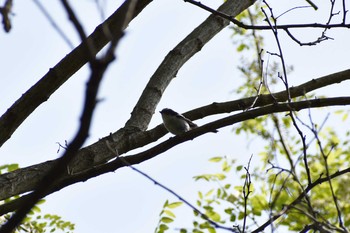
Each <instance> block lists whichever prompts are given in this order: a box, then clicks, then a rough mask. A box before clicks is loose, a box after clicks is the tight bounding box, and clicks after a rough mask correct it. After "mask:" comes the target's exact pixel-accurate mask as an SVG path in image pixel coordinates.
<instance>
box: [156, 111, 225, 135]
mask: <svg viewBox="0 0 350 233" xmlns="http://www.w3.org/2000/svg"><path fill="white" fill-rule="evenodd" d="M160 114H162V118H163V124H164V126H165V128H166V129H167V130H168V131H169V132H170V133H172V134H175V135H179V134H182V133H184V132H187V131H189V130H191V129H194V128H197V127H198V125H196V124H195V123H193V122H192V121H191V120H190V119H187V118H186V117H184V116H183V115H181V114H179V113H177V112H175V111H174V110H172V109H170V108H164V109H163V110H162V111H160ZM213 132H215V133H216V132H218V131H217V130H215V131H213Z"/></svg>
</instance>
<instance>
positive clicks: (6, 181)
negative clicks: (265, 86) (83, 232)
mask: <svg viewBox="0 0 350 233" xmlns="http://www.w3.org/2000/svg"><path fill="white" fill-rule="evenodd" d="M344 80H350V70H345V71H342V72H338V73H335V74H331V75H327V76H324V77H321V78H318V79H313V80H311V81H309V82H306V83H304V84H302V85H299V86H297V87H291V88H290V94H291V97H292V98H294V97H298V96H303V95H305V94H307V93H309V92H310V91H313V90H316V89H318V88H322V87H325V86H328V85H331V84H334V83H340V82H342V81H344ZM273 96H275V98H276V99H277V101H278V102H284V101H286V100H287V93H286V91H281V92H278V93H274V94H273ZM254 99H255V97H250V98H245V99H239V100H235V101H229V102H224V103H213V104H210V105H207V106H204V107H200V108H197V109H194V110H192V111H189V112H187V113H185V114H184V115H185V116H186V117H188V118H190V119H191V120H196V119H201V118H203V117H205V116H209V115H214V114H219V113H228V112H233V111H238V110H242V109H245V108H246V107H247V106H250V105H251V104H252V102H253V101H254ZM274 102H275V99H274V98H273V97H272V96H271V95H261V96H260V97H259V99H258V101H257V102H256V105H255V107H258V106H264V105H268V104H272V103H274ZM166 133H167V131H166V129H165V128H164V126H163V125H162V124H161V125H159V126H157V127H155V128H154V129H151V130H148V131H145V132H140V133H136V134H133V135H130V136H128V137H121V138H120V140H119V141H118V152H119V154H120V155H122V154H124V153H126V152H128V151H129V150H132V149H136V148H139V147H142V146H144V145H147V144H149V143H151V142H155V141H157V140H158V139H159V138H161V137H162V136H164V135H165V134H166ZM107 140H108V141H110V137H108V136H107V137H106V138H104V139H101V140H100V141H98V142H96V143H94V144H92V145H90V146H87V147H85V148H82V149H81V150H80V151H79V153H78V154H77V157H81V158H85V159H86V160H79V161H83V163H79V164H78V163H77V164H76V165H74V166H72V167H73V169H74V170H78V171H84V170H88V169H91V168H92V166H91V164H94V162H96V161H99V162H100V164H101V161H102V159H103V158H106V157H108V158H113V157H111V156H110V155H111V152H110V150H109V149H108V148H107V147H106V141H107ZM112 144H114V143H112ZM84 161H86V162H84ZM55 162H56V161H46V162H43V163H40V164H36V165H33V166H29V167H26V168H22V169H19V170H16V171H13V172H10V173H6V174H3V175H0V186H1V187H2V188H1V189H0V200H3V199H6V198H9V197H12V196H14V195H18V194H21V193H25V192H28V191H31V190H33V189H34V187H35V184H36V183H37V182H38V180H39V179H40V177H42V176H43V175H44V174H45V173H46V172H47V171H48V170H50V169H51V167H52V166H53V165H54V164H55ZM97 164H98V163H97ZM67 177H68V175H66V178H67Z"/></svg>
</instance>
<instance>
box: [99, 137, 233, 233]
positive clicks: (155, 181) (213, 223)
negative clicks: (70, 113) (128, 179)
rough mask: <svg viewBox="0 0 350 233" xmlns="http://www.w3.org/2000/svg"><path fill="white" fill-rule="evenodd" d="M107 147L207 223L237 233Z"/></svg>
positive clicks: (127, 164) (125, 163)
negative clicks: (212, 218)
mask: <svg viewBox="0 0 350 233" xmlns="http://www.w3.org/2000/svg"><path fill="white" fill-rule="evenodd" d="M106 146H107V148H108V149H109V150H110V151H111V152H112V153H114V154H115V156H116V158H117V159H118V160H120V161H121V162H122V163H123V164H124V165H125V166H127V167H129V168H131V169H132V170H133V171H135V172H137V173H139V174H140V175H142V176H143V177H145V178H146V179H148V180H150V181H151V182H152V183H153V184H155V185H157V186H159V187H160V188H162V189H164V190H165V191H167V192H168V193H171V194H172V195H174V196H175V197H176V198H178V199H179V200H180V201H182V202H183V203H185V205H187V206H188V207H190V208H191V209H192V210H194V211H195V212H196V213H198V214H199V215H200V216H201V217H202V218H203V219H205V220H206V221H208V222H209V223H210V224H211V225H212V226H213V227H215V228H218V229H223V230H227V231H230V232H236V231H235V230H234V229H233V228H232V227H226V226H223V225H221V224H218V223H217V222H215V221H213V220H211V219H210V218H209V217H208V216H207V215H206V214H204V213H202V212H201V211H200V210H199V209H198V208H197V207H195V206H194V205H192V204H191V203H190V202H189V201H187V200H186V199H185V198H183V197H182V196H180V195H179V194H178V193H177V192H175V191H173V190H172V189H170V188H168V187H167V186H165V185H163V184H162V183H160V182H159V181H157V180H156V179H154V178H153V177H151V176H150V175H148V174H146V173H145V172H143V171H141V170H140V169H138V168H136V167H135V166H133V165H132V164H130V163H129V162H128V161H127V160H126V159H125V158H124V157H122V156H119V154H118V151H117V150H115V149H113V148H112V146H111V144H110V143H109V141H106Z"/></svg>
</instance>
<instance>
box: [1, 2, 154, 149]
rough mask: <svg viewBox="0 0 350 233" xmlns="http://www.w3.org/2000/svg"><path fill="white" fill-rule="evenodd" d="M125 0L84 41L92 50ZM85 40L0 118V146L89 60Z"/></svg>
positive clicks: (137, 10)
mask: <svg viewBox="0 0 350 233" xmlns="http://www.w3.org/2000/svg"><path fill="white" fill-rule="evenodd" d="M151 1H152V0H139V1H138V3H137V6H136V8H135V11H134V14H133V18H134V17H136V16H137V15H138V14H139V13H140V12H141V11H142V10H143V9H144V8H145V7H146V6H147V5H148V4H149V3H150V2H151ZM128 2H129V0H128V1H125V2H124V3H123V4H122V5H121V7H119V8H118V9H117V10H116V11H115V12H114V13H113V14H112V15H111V16H110V17H109V18H108V19H107V20H106V21H105V22H103V23H102V24H100V25H99V26H98V27H97V28H96V29H95V31H94V32H93V33H92V34H91V35H90V36H89V37H88V38H87V40H86V43H89V44H91V45H93V47H94V48H95V51H94V52H95V54H96V53H97V52H98V51H100V50H101V49H102V48H103V47H104V46H105V45H106V44H107V43H108V42H109V41H110V40H111V39H112V38H110V37H109V35H106V33H105V32H106V28H107V29H108V30H109V31H110V33H111V34H115V33H116V28H117V27H116V25H117V24H118V22H119V21H120V20H123V18H122V12H123V11H125V9H126V7H127V5H128ZM86 48H87V47H86V45H85V43H81V44H80V45H79V46H78V47H76V48H75V49H74V50H73V51H72V52H70V53H69V54H68V55H67V56H66V57H64V58H63V59H62V60H61V61H60V62H59V63H58V64H57V65H56V66H55V67H53V68H51V69H50V70H49V72H48V73H47V74H46V75H44V76H43V77H42V78H41V79H40V80H39V81H38V82H37V83H36V84H35V85H34V86H32V87H31V88H30V89H29V90H28V91H27V92H26V93H24V94H23V95H22V96H21V97H20V98H19V99H18V100H17V101H16V102H15V103H14V104H13V105H12V106H11V107H10V108H9V109H8V110H7V111H6V112H5V113H4V114H3V115H2V116H1V118H0V129H1V130H0V147H1V146H2V145H3V144H4V143H5V142H6V141H7V140H8V139H9V138H10V137H11V135H12V134H13V133H14V132H15V130H16V129H17V128H18V127H19V126H20V125H21V124H22V122H23V121H24V120H25V119H26V118H27V117H28V116H29V115H30V114H31V113H32V112H33V111H34V110H35V109H36V108H37V107H38V106H39V105H40V104H42V103H43V102H45V101H46V100H48V98H49V97H50V96H51V95H52V94H53V93H54V92H55V91H56V90H57V89H58V88H59V87H60V86H61V85H62V84H64V83H65V82H66V81H67V80H68V79H69V78H70V77H71V76H72V75H73V74H74V73H75V72H77V71H78V70H79V69H80V68H81V67H82V66H83V65H84V64H86V63H87V62H88V60H89V57H88V56H86V55H87V54H88V52H87V50H86Z"/></svg>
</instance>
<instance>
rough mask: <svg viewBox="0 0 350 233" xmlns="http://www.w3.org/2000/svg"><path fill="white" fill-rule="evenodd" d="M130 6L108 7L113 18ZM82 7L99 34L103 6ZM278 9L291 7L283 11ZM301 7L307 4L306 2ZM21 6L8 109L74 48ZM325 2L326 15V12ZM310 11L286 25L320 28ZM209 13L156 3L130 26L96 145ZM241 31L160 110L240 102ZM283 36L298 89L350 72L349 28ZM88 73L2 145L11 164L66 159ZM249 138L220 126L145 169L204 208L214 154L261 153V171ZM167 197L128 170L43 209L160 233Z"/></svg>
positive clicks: (10, 45) (82, 232)
mask: <svg viewBox="0 0 350 233" xmlns="http://www.w3.org/2000/svg"><path fill="white" fill-rule="evenodd" d="M42 2H43V3H45V6H46V7H47V8H48V10H49V11H50V13H51V14H52V15H53V17H54V18H55V20H56V22H57V23H58V24H59V25H60V26H61V27H62V28H63V30H64V31H65V32H66V34H67V36H68V37H69V38H71V40H72V41H73V42H74V44H75V45H77V43H78V41H79V40H78V37H77V35H76V33H75V31H74V30H73V27H72V26H71V24H70V23H69V21H68V19H67V17H66V15H65V13H64V11H63V9H62V7H61V5H60V4H59V1H49V2H48V1H46V2H44V1H42ZM106 2H107V1H106ZM120 2H121V1H113V2H111V1H108V4H107V5H108V8H107V9H106V10H107V15H109V14H110V13H111V12H112V11H114V10H115V8H116V7H117V6H118V4H120ZM288 2H289V1H286V0H284V1H281V0H274V1H271V4H272V3H275V5H274V6H275V7H274V9H275V10H276V11H278V12H279V13H282V12H283V11H284V10H286V9H288V7H289V6H288V5H287V3H288ZM294 2H296V1H294ZM75 3H76V4H75V5H74V6H75V9H76V11H77V12H78V16H79V18H80V19H81V21H82V23H83V24H84V26H85V28H86V30H87V31H88V32H91V31H92V30H93V29H94V28H95V26H96V25H97V23H99V22H100V19H99V15H98V12H97V11H96V8H95V4H94V1H92V0H90V1H83V0H78V1H75ZM203 3H210V5H211V6H213V7H215V8H216V6H218V5H219V4H221V1H215V2H213V1H203ZM278 3H281V4H280V5H276V4H278ZM298 3H300V4H302V5H306V2H305V1H298ZM298 3H295V4H296V5H298ZM14 4H15V7H14V13H15V15H14V16H13V30H12V31H11V33H10V34H4V33H3V32H2V33H0V51H1V54H0V56H1V70H2V77H1V79H0V85H1V86H2V87H3V88H2V91H1V93H0V99H1V104H0V111H1V113H2V112H4V111H6V109H7V108H8V107H9V106H10V105H11V104H12V103H13V102H14V101H15V100H16V99H17V98H18V97H19V96H20V95H21V94H22V93H24V92H25V91H26V90H27V89H28V88H29V87H31V86H32V85H33V84H34V83H35V82H36V81H38V80H39V79H40V78H41V77H42V76H43V75H44V74H45V73H46V72H47V71H48V70H49V68H51V67H53V66H54V65H55V64H56V63H57V62H58V61H59V60H60V59H62V58H63V57H64V55H65V54H67V53H69V52H70V49H69V47H68V46H67V45H66V44H65V42H64V41H63V40H62V39H61V38H60V37H59V36H58V34H57V33H56V31H55V30H54V29H53V28H52V27H51V25H50V24H49V23H48V22H47V20H46V19H45V18H44V16H43V15H42V14H41V13H40V12H39V10H38V9H37V7H36V6H35V5H34V3H33V2H32V1H22V2H15V3H14ZM322 4H325V3H322ZM327 4H328V2H327ZM281 5H282V6H281ZM325 5H326V4H325ZM319 6H320V10H319V12H320V13H319V14H321V12H322V10H323V9H326V7H325V6H323V5H319ZM278 7H283V8H278ZM300 12H301V13H300V14H296V13H294V12H292V13H290V14H288V15H286V16H285V17H282V18H281V21H282V22H283V21H286V22H295V21H298V22H303V20H304V19H306V18H307V17H310V16H311V17H312V18H311V19H309V20H311V21H309V22H310V23H313V22H315V21H316V19H317V18H316V16H314V15H313V14H314V12H313V11H312V10H311V9H303V10H300ZM304 12H305V13H304ZM317 13H318V12H317ZM324 13H325V14H326V13H327V12H326V11H325V12H324ZM276 15H278V13H276ZM207 16H208V13H207V12H204V11H203V10H200V9H198V8H197V7H195V6H193V5H190V4H188V3H185V2H184V1H182V0H163V1H154V2H153V3H151V4H150V5H149V6H148V7H147V8H146V10H144V11H143V12H142V13H141V14H140V15H139V17H138V18H137V19H136V20H134V21H133V22H132V23H131V24H130V26H129V28H128V29H127V33H126V36H125V37H124V39H123V41H122V43H121V45H120V47H119V48H118V51H117V60H116V62H115V63H114V64H113V65H112V66H111V67H110V68H109V70H108V72H107V74H106V77H105V79H104V81H103V84H102V88H101V91H100V94H99V96H100V98H103V100H104V101H102V102H101V103H100V104H99V105H98V107H97V111H96V114H95V117H94V122H93V126H92V130H91V136H90V138H89V139H88V143H87V144H90V143H92V142H95V141H96V140H98V138H101V137H103V136H106V135H108V134H109V132H112V131H115V130H117V129H119V128H120V127H122V126H123V125H124V123H125V121H126V120H127V119H128V117H129V116H130V112H131V111H132V108H133V106H134V104H135V103H136V101H137V99H138V98H139V96H140V94H141V92H142V90H143V88H144V86H145V84H146V83H147V82H148V80H149V78H150V76H151V75H152V74H153V72H154V71H155V69H156V68H157V66H158V65H159V64H160V62H161V61H162V59H163V58H164V57H165V56H166V54H167V53H168V52H169V51H170V50H171V49H172V48H173V47H174V46H175V45H176V44H177V43H178V42H179V41H180V40H182V39H183V38H184V37H185V36H186V35H187V34H188V33H189V32H191V30H193V28H194V27H196V26H197V25H198V24H199V23H200V22H202V20H204V19H205V18H206V17H207ZM322 16H324V15H322ZM303 17H305V18H303ZM298 33H299V35H301V36H302V37H308V38H310V36H312V35H315V34H312V33H313V32H312V31H311V30H310V29H307V30H303V31H301V32H298ZM231 34H232V32H231V31H230V30H228V29H226V30H224V31H222V32H221V33H220V34H219V35H218V36H217V37H215V38H214V39H213V40H212V41H211V42H210V43H209V44H207V45H206V46H205V47H204V48H203V49H202V51H201V52H199V53H198V54H197V55H195V56H194V57H193V59H191V61H190V62H188V63H187V64H186V65H185V66H184V67H183V68H182V69H181V70H180V72H179V73H178V74H177V78H176V79H174V80H173V81H172V83H171V84H170V86H169V87H168V89H167V90H166V92H165V93H164V96H163V98H162V100H161V102H160V103H159V106H158V109H157V111H159V110H161V109H162V108H164V107H170V108H173V109H174V110H176V111H179V112H185V111H188V110H190V109H192V108H195V107H198V106H202V105H207V104H209V103H212V102H214V101H216V102H220V101H228V100H232V99H235V98H236V97H235V96H234V95H233V94H232V93H231V91H232V89H234V88H236V87H237V85H239V83H241V81H240V79H241V77H240V74H239V72H238V71H237V69H236V67H237V65H238V64H239V57H240V55H239V54H237V53H236V51H235V46H234V45H233V44H232V38H231V37H230V36H231ZM280 34H281V41H282V45H283V47H284V52H285V58H286V62H287V63H288V64H290V65H293V66H294V68H295V71H294V72H293V73H292V74H291V75H290V76H289V78H290V83H291V85H298V84H300V83H302V82H304V81H306V80H309V79H311V78H317V77H320V76H323V75H326V74H330V73H333V72H336V71H341V70H344V69H348V68H349V51H350V48H349V47H350V44H349V43H348V42H349V41H350V32H349V31H348V30H345V29H337V30H332V31H329V33H328V35H329V36H330V37H333V38H335V40H334V41H332V40H330V41H326V42H324V43H322V44H321V45H319V46H317V47H302V48H300V47H299V46H298V45H296V44H295V43H292V42H291V40H290V39H288V38H287V37H286V36H285V34H284V33H283V32H281V33H280ZM265 35H267V38H268V39H267V40H266V43H267V45H266V47H265V49H268V50H270V51H276V48H275V42H274V40H273V37H272V36H271V32H266V33H265ZM88 74H89V72H88V69H86V68H83V69H82V70H80V71H78V72H77V73H76V74H75V75H74V77H73V78H72V79H70V80H69V81H68V82H67V83H66V84H65V85H64V86H62V88H60V90H59V91H57V92H56V93H55V94H54V95H53V96H52V97H50V99H49V100H48V102H46V103H44V104H43V105H42V106H40V107H39V108H38V109H37V110H36V111H35V112H34V113H33V114H32V115H31V116H30V117H29V118H28V119H27V120H26V122H25V123H24V124H23V125H22V126H21V127H20V128H19V129H18V130H17V131H16V132H15V133H14V135H13V136H12V137H11V139H10V140H9V141H8V142H6V144H5V145H4V146H2V148H1V150H0V157H1V158H2V160H1V161H2V162H1V163H2V164H6V163H20V166H21V167H24V166H28V165H32V164H35V163H39V162H43V161H46V160H50V159H54V158H57V156H58V155H57V154H56V151H57V149H58V146H57V144H56V142H61V143H64V140H70V139H71V138H72V137H73V135H74V134H75V131H76V129H77V126H78V123H79V117H80V112H81V103H82V97H83V94H84V87H85V85H84V84H85V81H86V79H87V77H88ZM341 85H342V86H339V85H338V86H336V87H335V88H329V89H326V90H325V91H320V92H319V93H322V94H328V95H330V96H336V95H342V94H343V95H345V94H347V93H348V90H349V88H350V87H349V83H344V84H341ZM279 90H280V89H279ZM218 117H219V116H218ZM218 117H214V118H213V119H215V118H218ZM203 122H205V120H203V121H199V124H201V123H203ZM160 123H161V118H160V115H159V114H158V113H156V115H155V116H154V118H153V119H152V122H151V125H150V127H153V126H156V125H158V124H160ZM169 137H170V134H167V135H166V136H164V137H163V138H162V139H160V140H159V141H163V140H166V139H167V138H169ZM246 141H247V138H246V137H245V136H241V137H238V136H237V135H235V134H233V133H232V132H231V127H227V128H225V129H220V132H219V133H218V134H206V135H204V136H202V137H199V138H197V139H195V140H193V141H191V142H186V143H184V144H182V145H179V146H177V147H175V148H173V149H171V150H169V151H167V152H166V153H163V154H161V155H159V156H157V157H156V158H154V159H152V160H150V161H147V162H144V163H142V164H141V165H139V166H137V167H138V168H139V169H141V170H142V171H144V172H146V173H147V174H149V175H151V176H152V177H154V178H156V179H157V180H158V181H160V182H162V183H163V184H166V185H167V186H168V187H170V188H171V189H173V190H176V191H177V192H178V193H179V194H180V195H181V196H183V197H184V198H186V199H187V200H189V201H191V202H192V203H194V202H195V197H196V195H197V193H196V192H197V190H198V189H203V188H205V183H201V182H197V183H194V182H193V179H192V177H193V176H194V175H198V174H202V173H209V172H214V171H217V170H215V168H216V167H215V166H214V165H212V164H210V163H208V162H207V160H208V158H210V157H214V156H224V155H226V156H229V157H232V158H237V159H238V160H239V161H240V162H241V163H247V161H248V159H249V156H250V155H251V154H253V155H254V158H255V159H254V160H253V165H255V166H257V165H258V163H259V161H258V152H259V151H261V150H262V148H261V147H260V146H262V145H261V144H260V143H257V144H256V145H254V147H250V148H247V147H246V146H245V145H246ZM132 153H133V152H129V153H128V154H132ZM232 179H235V177H232ZM237 182H238V179H237ZM166 199H170V200H171V201H176V198H175V197H173V196H172V195H170V194H168V193H167V192H165V191H164V190H162V189H160V188H159V187H157V186H155V185H154V184H153V183H151V182H150V181H148V180H146V179H145V178H144V177H141V176H140V175H139V174H136V173H135V172H133V171H131V170H130V169H128V168H123V169H120V170H117V171H116V172H115V173H111V174H106V175H102V176H99V177H97V178H94V179H91V180H89V181H87V182H84V183H80V184H76V185H73V186H70V187H68V188H65V189H64V190H62V191H60V192H58V193H56V194H53V195H50V196H49V197H48V198H47V202H46V204H45V205H43V206H42V207H41V208H42V211H43V213H53V214H58V215H61V216H62V217H63V218H64V219H68V220H70V221H72V222H74V223H76V232H77V233H93V232H104V233H114V232H124V233H137V232H153V231H154V228H155V227H156V224H157V221H158V214H159V212H160V211H161V208H162V205H163V203H164V202H165V200H166ZM175 212H176V214H177V216H178V221H177V222H176V223H175V224H174V225H173V226H174V227H183V226H190V223H191V221H190V217H189V216H192V210H190V209H189V208H187V207H182V208H180V209H178V210H176V211H175ZM169 232H176V231H175V230H174V231H169Z"/></svg>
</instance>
